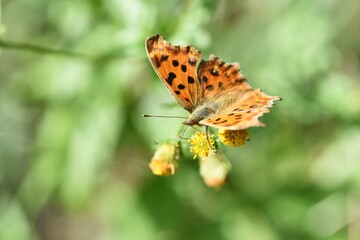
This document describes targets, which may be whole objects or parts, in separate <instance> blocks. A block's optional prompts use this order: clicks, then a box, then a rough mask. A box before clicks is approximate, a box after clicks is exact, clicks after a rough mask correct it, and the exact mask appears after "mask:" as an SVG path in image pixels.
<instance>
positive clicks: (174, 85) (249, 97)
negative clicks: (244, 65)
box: [146, 34, 281, 130]
mask: <svg viewBox="0 0 360 240" xmlns="http://www.w3.org/2000/svg"><path fill="white" fill-rule="evenodd" d="M146 50H147V54H148V57H149V59H150V62H151V64H152V66H153V67H154V69H155V72H156V73H157V74H158V76H159V77H160V79H161V80H162V82H163V83H164V84H165V86H166V87H167V89H168V90H169V92H170V94H171V95H173V97H174V98H175V100H176V101H177V102H178V104H179V105H180V106H181V107H183V108H184V109H185V110H187V111H188V112H190V115H189V117H188V118H187V119H186V120H185V121H184V122H183V124H185V125H190V126H193V125H206V126H212V127H217V128H224V129H229V130H239V129H245V128H248V127H253V126H263V124H262V123H261V122H259V121H258V117H260V116H261V115H262V114H263V113H266V112H269V109H268V108H269V107H271V106H272V105H273V101H274V100H281V98H280V97H273V96H269V95H267V94H265V93H263V92H262V91H261V90H259V89H253V88H251V87H250V85H249V84H248V83H247V81H246V79H245V78H244V76H243V75H242V74H241V72H240V68H239V65H238V64H237V63H235V64H229V63H225V62H224V61H222V60H221V59H220V58H218V57H215V56H213V55H211V56H210V59H209V60H208V61H205V60H201V52H200V51H198V50H196V49H195V48H194V47H192V46H175V45H172V44H170V43H168V42H167V41H165V40H164V39H163V37H162V36H161V35H159V34H158V35H155V36H153V37H149V38H147V39H146Z"/></svg>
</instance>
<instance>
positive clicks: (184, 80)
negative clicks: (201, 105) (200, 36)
mask: <svg viewBox="0 0 360 240" xmlns="http://www.w3.org/2000/svg"><path fill="white" fill-rule="evenodd" d="M146 50H147V55H148V57H149V59H150V62H151V64H152V66H153V67H154V69H155V71H156V73H157V74H158V76H159V77H160V79H161V81H162V82H163V83H164V84H165V86H166V87H167V88H168V90H169V91H170V93H171V95H173V97H174V98H175V100H176V101H177V102H178V103H179V105H180V106H181V107H183V108H184V109H186V110H187V111H189V112H192V111H193V110H194V108H195V107H196V105H197V103H198V102H199V101H200V99H201V96H202V91H201V89H200V84H199V81H198V80H197V76H196V69H197V65H198V62H199V60H200V59H201V53H200V51H198V50H196V49H195V48H194V47H191V46H175V45H172V44H170V43H168V42H167V41H165V40H164V39H163V37H162V36H161V35H159V34H158V35H155V36H153V37H149V38H147V39H146Z"/></svg>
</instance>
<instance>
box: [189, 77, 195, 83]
mask: <svg viewBox="0 0 360 240" xmlns="http://www.w3.org/2000/svg"><path fill="white" fill-rule="evenodd" d="M194 82H195V79H194V78H193V77H191V76H188V83H190V84H193V83H194Z"/></svg>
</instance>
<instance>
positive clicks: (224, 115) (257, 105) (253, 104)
mask: <svg viewBox="0 0 360 240" xmlns="http://www.w3.org/2000/svg"><path fill="white" fill-rule="evenodd" d="M275 100H281V98H280V97H277V96H269V95H267V94H265V93H263V92H262V91H261V90H259V89H256V90H254V89H251V90H250V91H246V93H245V94H244V96H242V98H240V99H239V100H238V101H235V102H234V103H232V104H230V105H229V106H228V107H226V108H225V109H223V110H220V111H219V112H218V113H216V114H213V115H210V116H209V117H207V118H205V119H203V120H201V121H200V122H199V123H200V124H202V125H207V126H211V127H216V128H222V129H228V130H240V129H246V128H249V127H255V126H264V124H263V123H262V122H260V121H259V120H258V118H259V117H260V116H262V115H263V114H264V113H267V112H269V111H270V110H269V109H268V108H269V107H272V106H273V105H274V101H275Z"/></svg>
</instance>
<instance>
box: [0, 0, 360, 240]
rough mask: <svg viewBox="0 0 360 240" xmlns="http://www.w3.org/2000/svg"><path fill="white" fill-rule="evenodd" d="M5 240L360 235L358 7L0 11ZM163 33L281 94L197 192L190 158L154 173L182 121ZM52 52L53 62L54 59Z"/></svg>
mask: <svg viewBox="0 0 360 240" xmlns="http://www.w3.org/2000/svg"><path fill="white" fill-rule="evenodd" d="M0 18H1V22H0V37H1V41H0V47H1V48H0V51H1V52H0V239H2V240H3V239H4V240H7V239H34V240H35V239H50V240H58V239H59V240H60V239H70V240H72V239H74V240H75V239H77V240H79V239H80V240H81V239H87V240H92V239H125V240H127V239H164V240H165V239H176V240H177V239H221V240H222V239H224V240H226V239H229V240H230V239H241V240H243V239H246V240H247V239H259V240H276V239H287V240H289V239H291V240H295V239H296V240H304V239H305V240H307V239H331V240H333V239H334V240H335V239H336V240H340V239H350V240H358V239H360V218H359V217H360V164H359V163H360V126H359V123H360V2H359V1H358V0H347V1H344V0H319V1H313V0H304V1H295V0H278V1H267V0H253V1H250V0H247V1H246V0H244V1H240V0H239V1H236V0H229V1H226V0H220V1H210V0H207V1H201V0H187V1H181V0H174V1H161V0H131V1H126V0H104V1H98V0H87V1H86V0H61V1H59V0H2V1H1V15H0ZM156 33H161V34H163V35H164V37H165V39H167V40H169V41H171V42H173V43H176V44H186V45H187V44H191V45H194V46H195V47H196V48H198V49H200V50H201V51H202V52H203V57H204V58H208V56H209V54H211V53H212V54H215V55H218V56H220V57H221V58H222V59H223V60H225V61H227V62H240V64H241V68H242V71H243V73H244V75H245V76H246V77H247V79H249V82H250V84H251V85H252V86H253V87H255V88H261V89H263V90H264V91H265V92H267V93H268V94H270V95H279V96H281V97H282V98H283V99H284V101H282V102H278V103H277V105H276V106H275V107H274V108H273V109H272V112H271V114H267V115H265V116H264V117H262V121H263V122H265V123H266V124H267V127H266V128H254V129H251V131H250V134H251V141H250V142H249V143H248V144H246V145H245V146H243V147H241V148H235V149H230V148H228V149H227V155H228V157H229V159H230V161H231V162H232V165H233V168H232V171H231V172H230V175H229V180H228V183H227V184H226V185H225V186H224V187H222V188H221V189H220V190H214V189H210V188H208V187H206V186H205V185H204V183H203V181H202V179H201V177H200V175H199V173H198V171H199V170H198V162H197V161H196V160H192V156H191V155H188V156H186V157H185V158H184V160H182V161H181V163H180V169H179V170H178V172H177V173H176V174H175V175H174V176H172V177H157V176H154V175H152V173H151V171H150V170H149V168H148V163H149V161H150V159H151V157H152V154H153V151H154V142H156V141H161V140H164V139H166V138H168V137H170V136H173V134H175V133H176V132H177V130H178V128H179V126H180V125H181V120H176V119H175V120H168V119H143V118H142V117H141V115H142V114H144V113H147V114H165V115H174V114H178V115H182V116H187V113H186V112H185V111H184V110H183V109H181V108H180V107H178V106H175V107H167V106H168V104H169V103H173V102H174V101H173V99H172V98H171V96H170V94H169V93H168V92H167V90H166V88H165V87H164V86H163V85H162V83H161V81H160V80H159V79H158V78H157V76H156V74H155V73H154V71H153V69H152V67H151V65H150V63H149V61H148V59H147V57H146V53H145V48H144V41H145V38H146V37H148V36H152V35H154V34H156ZM54 49H55V50H58V51H52V50H54Z"/></svg>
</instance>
